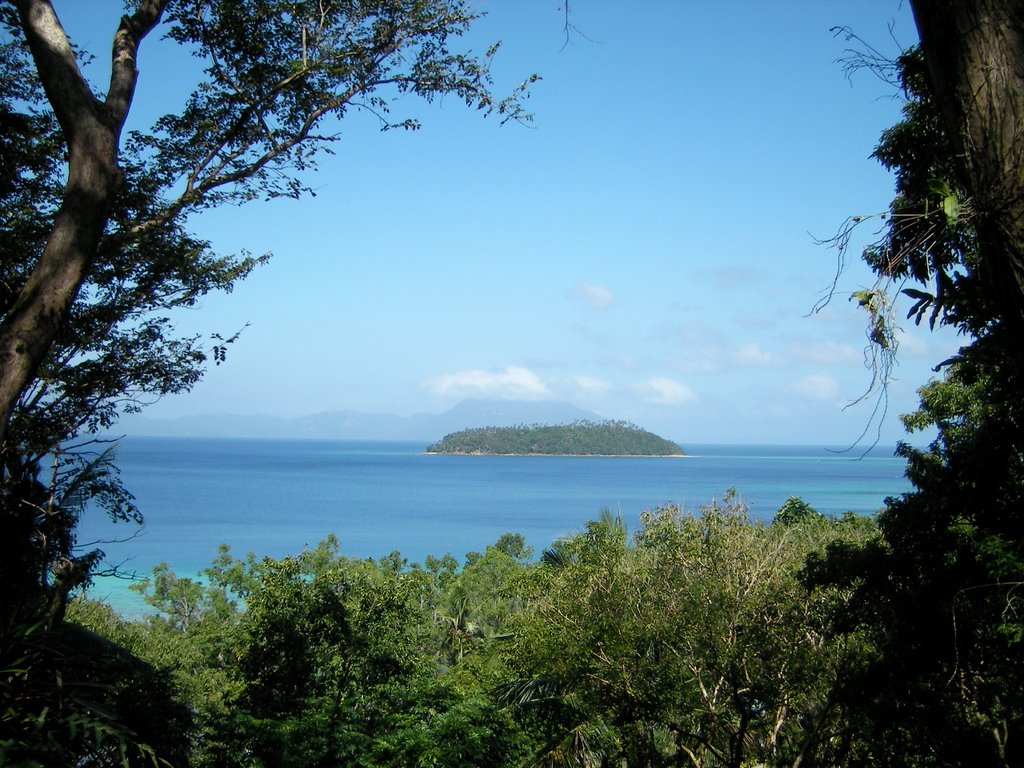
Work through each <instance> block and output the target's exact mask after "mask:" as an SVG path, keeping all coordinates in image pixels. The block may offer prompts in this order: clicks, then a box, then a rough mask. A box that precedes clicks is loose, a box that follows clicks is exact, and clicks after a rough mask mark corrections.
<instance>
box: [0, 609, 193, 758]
mask: <svg viewBox="0 0 1024 768" xmlns="http://www.w3.org/2000/svg"><path fill="white" fill-rule="evenodd" d="M90 610H92V612H93V614H94V616H96V617H100V619H99V621H98V622H97V623H99V622H100V621H101V622H102V623H104V624H105V625H106V628H107V630H108V632H107V634H108V636H109V635H110V634H115V629H116V628H119V627H120V626H121V625H123V622H121V621H119V620H118V619H116V618H114V616H113V614H112V612H111V611H110V609H109V608H105V607H100V606H91V607H90ZM190 721H191V717H190V714H189V712H188V710H187V709H186V708H185V707H184V706H182V704H181V703H180V702H179V701H178V699H177V691H176V689H175V688H174V686H173V683H172V681H171V680H170V678H169V677H168V676H167V675H166V674H165V673H163V672H161V671H160V670H158V669H155V668H154V667H152V666H150V665H149V664H146V663H145V662H143V661H141V660H140V659H139V658H138V657H137V656H134V655H133V654H131V653H129V652H128V651H126V650H125V649H123V648H122V647H120V646H119V645H117V644H115V643H114V642H111V641H110V640H108V639H106V638H104V637H101V636H100V635H97V634H94V633H92V632H89V631H86V630H84V629H82V628H81V627H79V626H77V625H74V624H68V625H64V626H62V627H61V628H60V629H59V630H50V631H47V630H46V629H45V627H44V626H43V625H42V624H39V623H37V624H27V623H24V622H23V621H7V622H5V624H4V626H3V627H2V628H0V764H2V765H12V766H51V765H77V766H83V768H92V767H95V768H107V767H108V766H110V767H112V766H142V765H156V764H157V762H158V758H160V759H166V760H169V761H172V762H179V761H183V760H185V759H187V758H186V755H187V754H188V739H187V736H188V733H189V729H190Z"/></svg>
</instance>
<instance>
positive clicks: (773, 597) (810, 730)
mask: <svg viewBox="0 0 1024 768" xmlns="http://www.w3.org/2000/svg"><path fill="white" fill-rule="evenodd" d="M862 536H863V532H862V530H861V529H859V528H857V527H855V526H847V525H846V524H845V523H844V522H843V521H837V522H831V521H827V520H820V519H807V520H804V521H796V522H793V523H791V524H789V525H782V524H780V525H770V526H766V525H762V524H759V523H755V522H753V521H751V520H750V519H749V517H748V513H747V509H746V507H745V505H744V504H743V503H742V502H741V501H740V500H739V499H738V498H737V497H735V496H734V495H732V494H728V495H727V496H726V498H725V500H724V504H722V505H719V504H712V505H710V506H709V507H706V508H704V509H703V510H702V512H701V515H700V516H699V517H691V516H689V515H686V514H684V513H683V511H682V510H681V509H680V508H678V507H675V506H668V507H662V508H659V509H657V510H655V511H653V512H650V513H645V515H644V519H643V528H642V529H641V530H640V531H639V532H637V534H636V535H635V537H634V540H633V543H632V544H631V543H630V540H629V538H628V536H627V535H626V530H625V527H624V526H623V525H622V521H621V519H620V518H617V517H615V516H613V515H611V514H610V513H606V514H605V515H604V516H603V517H602V518H601V519H600V520H597V521H594V522H591V523H589V524H588V526H587V530H586V532H584V533H583V534H580V535H578V536H576V537H573V538H571V539H568V540H565V541H562V542H559V543H558V544H557V545H556V547H555V548H554V549H553V550H551V551H550V552H548V553H545V557H544V558H543V559H542V564H541V566H540V567H539V568H538V569H537V570H536V571H535V572H534V574H533V578H532V579H531V582H530V583H531V584H532V589H530V590H529V591H528V593H527V602H528V606H529V607H528V609H527V611H526V612H525V613H524V614H522V616H521V617H520V619H519V620H518V621H517V630H516V632H515V638H514V641H513V643H512V645H511V646H510V648H509V649H508V651H507V663H508V664H509V665H510V667H511V668H512V669H513V670H514V672H515V673H517V674H518V678H517V679H515V680H513V681H511V682H509V683H507V684H506V685H505V686H504V687H503V691H504V695H505V698H506V700H507V701H508V702H510V704H512V705H513V706H515V708H516V709H517V711H519V712H520V713H521V715H522V716H523V717H524V718H525V721H526V722H529V723H533V724H534V727H536V728H538V729H539V730H540V731H541V732H542V733H543V734H544V737H545V745H544V747H543V749H542V750H541V751H540V752H539V753H538V755H537V757H536V764H538V765H598V764H609V763H620V762H621V764H623V765H629V766H650V765H669V764H672V765H682V764H688V765H694V766H712V765H729V766H740V765H745V764H754V763H764V764H772V765H776V764H786V763H794V762H797V761H803V762H808V763H812V764H817V763H823V764H832V765H840V764H847V763H848V762H849V760H850V755H851V744H850V742H849V740H848V739H847V738H846V733H847V721H846V719H845V716H844V710H843V709H842V708H841V707H840V706H839V705H838V704H837V698H836V692H837V691H838V690H839V689H840V688H841V685H842V682H843V675H844V670H845V669H846V668H847V666H848V665H849V664H851V663H854V662H855V661H856V660H857V659H858V658H859V656H860V654H861V653H862V651H861V649H860V647H859V645H858V643H857V642H856V641H854V640H851V639H849V638H841V639H835V640H833V639H831V637H830V634H829V624H828V615H829V611H828V608H829V607H830V606H831V605H832V604H833V603H834V602H835V601H840V600H841V599H842V594H841V592H839V591H836V592H832V593H828V594H826V593H824V592H822V593H818V594H817V595H815V596H811V595H809V594H808V593H807V592H806V591H805V590H804V589H803V587H802V586H801V585H800V583H799V582H798V580H797V578H796V574H797V571H798V569H799V567H800V564H801V563H802V562H803V560H804V558H805V557H806V555H807V554H808V553H809V552H811V551H817V550H820V549H822V548H823V547H824V545H825V543H826V542H828V541H830V540H832V539H833V538H842V539H846V540H856V539H858V538H860V537H862Z"/></svg>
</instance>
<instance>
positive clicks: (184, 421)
mask: <svg viewBox="0 0 1024 768" xmlns="http://www.w3.org/2000/svg"><path fill="white" fill-rule="evenodd" d="M582 420H589V421H603V420H604V417H603V416H599V415H598V414H596V413H594V412H593V411H587V410H584V409H583V408H577V407H576V406H574V405H572V404H571V403H564V402H527V401H513V400H463V401H462V402H461V403H459V404H458V405H456V406H455V407H453V408H451V409H449V410H447V411H445V412H444V413H417V414H415V415H413V416H396V415H395V414H391V413H361V412H359V411H325V412H323V413H314V414H310V415H309V416H299V417H297V418H291V419H286V418H281V417H278V416H243V415H237V414H228V413H215V414H207V415H204V416H181V417H179V418H176V419H151V418H147V417H145V416H141V415H130V416H125V417H124V418H122V419H121V421H120V422H119V423H118V424H117V426H116V428H115V430H114V431H116V432H118V433H120V434H126V435H140V436H143V435H144V436H159V437H277V438H309V439H324V440H427V441H433V440H440V439H441V438H442V437H444V436H445V435H447V434H449V433H451V432H457V431H459V430H462V429H469V428H472V427H512V426H516V425H518V424H569V423H572V422H574V421H582Z"/></svg>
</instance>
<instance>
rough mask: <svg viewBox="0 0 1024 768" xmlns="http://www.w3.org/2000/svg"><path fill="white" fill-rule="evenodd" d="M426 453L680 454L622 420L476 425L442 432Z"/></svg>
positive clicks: (666, 441)
mask: <svg viewBox="0 0 1024 768" xmlns="http://www.w3.org/2000/svg"><path fill="white" fill-rule="evenodd" d="M427 452H428V453H460V454H466V453H470V454H495V455H508V454H527V455H534V454H544V455H572V456H680V455H682V453H683V452H682V450H680V448H679V446H678V445H676V444H675V443H673V442H670V441H668V440H665V439H664V438H661V437H658V436H657V435H654V434H651V433H650V432H647V431H646V430H644V429H641V428H640V427H638V426H636V425H634V424H629V423H627V422H624V421H604V422H596V423H595V422H591V421H577V422H574V423H572V424H564V425H558V426H542V425H534V426H524V425H520V426H518V427H480V428H476V429H465V430H462V431H461V432H454V433H452V434H450V435H446V436H445V437H444V438H443V439H442V440H441V441H440V442H438V443H434V444H433V445H431V446H429V447H428V448H427Z"/></svg>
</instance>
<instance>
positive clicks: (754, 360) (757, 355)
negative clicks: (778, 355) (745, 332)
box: [733, 343, 775, 368]
mask: <svg viewBox="0 0 1024 768" xmlns="http://www.w3.org/2000/svg"><path fill="white" fill-rule="evenodd" d="M733 354H734V357H735V362H736V363H737V364H739V365H741V366H751V367H755V368H763V367H766V366H771V365H775V357H774V356H773V355H771V354H770V353H768V352H765V351H764V350H763V349H761V345H760V344H754V343H750V344H740V346H738V347H737V348H736V351H735V352H734V353H733Z"/></svg>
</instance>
